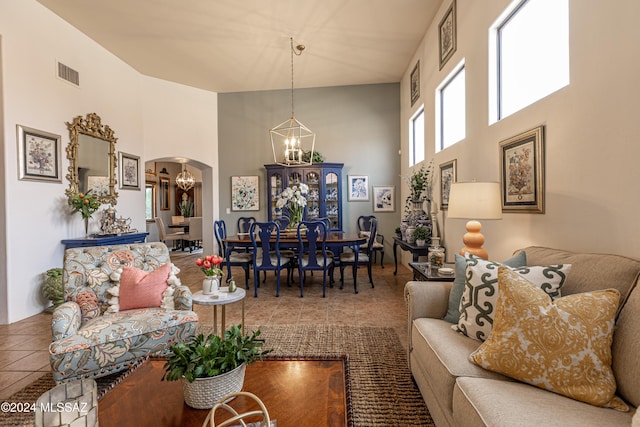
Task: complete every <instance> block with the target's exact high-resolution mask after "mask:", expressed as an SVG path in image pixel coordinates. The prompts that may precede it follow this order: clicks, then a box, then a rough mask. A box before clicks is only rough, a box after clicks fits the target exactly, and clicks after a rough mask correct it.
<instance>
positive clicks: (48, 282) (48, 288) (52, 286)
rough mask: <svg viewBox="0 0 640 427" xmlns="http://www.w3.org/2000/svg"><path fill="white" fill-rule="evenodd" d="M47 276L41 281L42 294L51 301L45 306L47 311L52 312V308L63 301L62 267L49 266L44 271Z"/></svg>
mask: <svg viewBox="0 0 640 427" xmlns="http://www.w3.org/2000/svg"><path fill="white" fill-rule="evenodd" d="M46 275H47V278H46V279H45V280H44V282H43V283H42V290H41V292H42V296H43V297H45V298H46V299H48V300H49V301H51V302H52V303H53V305H52V306H50V307H47V308H46V309H45V311H46V312H47V313H53V310H55V308H56V307H57V306H59V305H60V304H62V303H63V302H64V290H63V288H62V269H61V268H50V269H49V270H47V272H46Z"/></svg>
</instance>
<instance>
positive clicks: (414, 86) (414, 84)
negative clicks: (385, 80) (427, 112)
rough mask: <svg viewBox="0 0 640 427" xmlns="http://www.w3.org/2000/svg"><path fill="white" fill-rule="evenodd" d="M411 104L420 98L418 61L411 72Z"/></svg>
mask: <svg viewBox="0 0 640 427" xmlns="http://www.w3.org/2000/svg"><path fill="white" fill-rule="evenodd" d="M410 84H411V106H412V107H413V104H415V103H416V101H417V100H418V99H419V98H420V61H418V62H417V63H416V66H415V67H413V71H412V72H411V82H410Z"/></svg>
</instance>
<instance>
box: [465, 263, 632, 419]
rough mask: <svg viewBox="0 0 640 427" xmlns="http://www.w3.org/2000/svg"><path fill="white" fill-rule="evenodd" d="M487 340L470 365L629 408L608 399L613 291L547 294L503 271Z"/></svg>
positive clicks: (613, 385) (611, 390)
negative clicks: (564, 294) (562, 295)
mask: <svg viewBox="0 0 640 427" xmlns="http://www.w3.org/2000/svg"><path fill="white" fill-rule="evenodd" d="M498 282H499V286H500V295H499V296H498V305H497V307H496V312H495V318H494V320H495V321H494V325H493V330H492V332H491V335H490V336H489V338H488V339H487V340H486V341H485V342H484V343H483V344H482V345H480V347H479V348H478V349H477V350H476V351H474V352H473V353H471V355H470V356H469V358H470V359H471V361H472V362H474V363H476V364H478V365H480V366H482V367H483V368H485V369H488V370H490V371H494V372H498V373H501V374H504V375H507V376H509V377H512V378H515V379H517V380H520V381H523V382H525V383H528V384H531V385H534V386H536V387H540V388H543V389H546V390H549V391H553V392H555V393H559V394H562V395H564V396H568V397H570V398H573V399H576V400H580V401H582V402H587V403H590V404H592V405H596V406H608V407H614V408H615V409H619V410H628V409H629V408H628V407H627V406H626V404H624V402H622V401H621V400H620V399H619V398H616V397H615V396H614V394H615V391H616V380H615V377H614V375H613V371H612V369H611V343H612V341H613V329H614V321H615V315H616V310H617V309H618V302H619V299H620V294H619V292H618V291H617V290H615V289H607V290H603V291H594V292H587V293H583V294H574V295H568V296H565V297H562V298H558V299H557V300H555V301H551V298H550V297H549V295H547V294H546V293H544V292H543V291H542V290H541V289H539V288H538V287H537V286H535V285H534V284H532V283H530V282H529V281H528V280H526V279H525V278H524V277H522V276H521V275H519V274H518V273H516V272H514V271H511V270H510V269H508V268H505V267H500V268H499V270H498Z"/></svg>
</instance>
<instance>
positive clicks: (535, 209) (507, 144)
mask: <svg viewBox="0 0 640 427" xmlns="http://www.w3.org/2000/svg"><path fill="white" fill-rule="evenodd" d="M500 182H501V189H502V210H503V211H504V212H526V213H544V126H538V127H536V128H534V129H531V130H528V131H526V132H523V133H521V134H519V135H516V136H514V137H511V138H509V139H506V140H504V141H501V142H500Z"/></svg>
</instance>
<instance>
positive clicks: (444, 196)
mask: <svg viewBox="0 0 640 427" xmlns="http://www.w3.org/2000/svg"><path fill="white" fill-rule="evenodd" d="M456 169H457V160H456V159H453V160H451V161H449V162H446V163H443V164H441V165H440V208H441V209H442V210H447V209H448V208H449V193H450V192H451V184H453V183H454V182H456V181H457V177H456Z"/></svg>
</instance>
